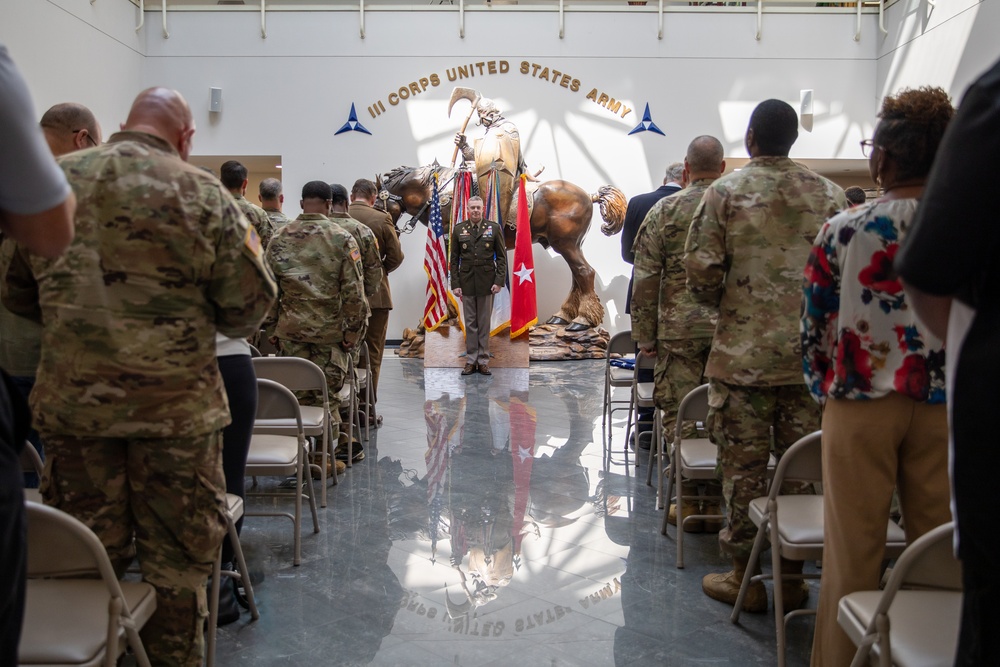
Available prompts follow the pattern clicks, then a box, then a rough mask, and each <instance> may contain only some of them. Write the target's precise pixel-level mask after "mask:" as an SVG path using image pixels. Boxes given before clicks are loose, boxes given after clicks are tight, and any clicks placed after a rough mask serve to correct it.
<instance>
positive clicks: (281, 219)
mask: <svg viewBox="0 0 1000 667" xmlns="http://www.w3.org/2000/svg"><path fill="white" fill-rule="evenodd" d="M263 211H264V213H266V214H267V219H268V220H270V221H271V235H272V236H274V232H276V231H278V230H279V229H281V228H282V227H284V226H285V225H287V224H288V223H289V222H291V221H292V219H291V218H289V217H288V216H287V215H285V214H284V213H282V212H281V211H279V210H278V209H276V208H265V209H263Z"/></svg>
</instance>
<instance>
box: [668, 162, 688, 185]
mask: <svg viewBox="0 0 1000 667" xmlns="http://www.w3.org/2000/svg"><path fill="white" fill-rule="evenodd" d="M682 178H684V163H683V162H674V163H673V164H672V165H670V166H669V167H667V175H666V176H664V177H663V182H664V183H669V182H670V181H673V182H674V183H680V182H681V179H682Z"/></svg>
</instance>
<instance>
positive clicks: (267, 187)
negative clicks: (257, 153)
mask: <svg viewBox="0 0 1000 667" xmlns="http://www.w3.org/2000/svg"><path fill="white" fill-rule="evenodd" d="M280 196H281V181H279V180H278V179H276V178H265V179H264V180H263V181H261V182H260V198H261V199H269V200H270V199H277V198H278V197H280Z"/></svg>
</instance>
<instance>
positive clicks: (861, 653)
mask: <svg viewBox="0 0 1000 667" xmlns="http://www.w3.org/2000/svg"><path fill="white" fill-rule="evenodd" d="M632 355H635V356H634V367H633V369H627V368H622V367H619V366H614V365H612V364H611V363H610V361H611V359H613V358H628V357H630V356H632ZM654 364H655V359H654V358H652V357H645V356H643V355H638V354H636V347H635V343H634V341H632V338H631V332H630V331H625V332H621V333H619V334H616V335H615V336H613V337H612V338H611V340H610V341H609V345H608V351H607V353H606V358H605V383H604V408H603V412H602V427H603V426H604V425H606V424H607V421H608V420H609V419H611V418H612V417H613V415H614V412H616V411H618V410H622V411H627V414H628V417H627V420H626V430H625V433H626V435H625V437H626V444H625V447H624V449H625V451H626V453H627V451H628V437H629V433H630V431H631V430H632V428H633V427H637V424H636V421H635V417H634V415H635V413H636V411H637V410H638V409H639V408H642V407H648V408H652V409H654V414H655V417H654V421H653V431H652V442H651V447H650V451H649V456H648V468H647V477H646V483H647V484H649V485H651V484H652V474H653V470H654V467H655V469H656V470H657V475H658V484H657V507H658V508H659V507H669V505H670V502H671V500H673V501H674V502H676V503H677V506H678V508H681V507H683V505H684V501H685V500H699V501H703V500H719V499H718V498H714V497H713V498H709V497H707V496H685V495H683V491H682V489H683V488H685V484H684V483H685V482H688V483H690V482H695V483H698V482H700V481H707V480H714V479H715V478H716V468H717V463H718V448H717V447H716V446H715V445H714V444H712V442H711V441H710V440H709V439H708V437H707V435H706V434H705V433H704V431H702V430H698V431H697V432H696V433H697V435H696V436H695V437H693V438H683V435H682V434H683V429H684V426H685V425H686V424H687V425H690V424H691V423H694V424H696V425H698V426H699V427H701V426H702V425H703V424H704V422H705V421H706V419H707V416H708V385H707V384H705V385H702V386H700V387H698V388H696V389H695V390H693V391H692V392H690V393H689V394H688V395H687V396H685V397H684V398H683V399H682V401H681V403H680V406H679V410H678V419H677V421H676V424H675V428H674V432H673V433H672V434H664V433H663V432H662V429H663V427H662V415H661V413H660V411H659V410H656V409H655V405H654V402H653V383H644V382H640V380H639V377H640V371H641V370H642V369H644V368H651V367H652V366H653V365H654ZM618 387H624V388H629V397H628V400H627V401H625V400H620V399H619V400H616V399H615V398H614V389H615V388H618ZM820 441H821V434H820V432H816V433H812V434H810V435H808V436H806V437H805V438H802V439H801V440H800V441H799V442H797V443H795V445H793V446H792V447H791V448H789V450H788V451H787V452H786V453H785V455H784V456H783V457H782V459H781V462H780V464H777V463H776V461H775V458H774V456H773V455H772V456H771V457H770V461H769V464H768V476H769V478H770V479H771V482H770V487H769V491H768V495H767V496H765V497H762V498H758V499H755V500H754V501H753V502H752V503H751V505H750V519H751V520H752V521H753V522H754V524H755V525H756V526H757V528H758V532H757V536H756V538H755V540H754V546H753V552H752V554H751V558H750V562H751V564H754V563H756V562H757V561H758V560H759V559H760V554H761V552H762V551H763V549H764V548H765V541H769V542H770V544H771V547H772V548H771V566H772V567H771V573H769V574H757V575H755V574H753V572H754V571H755V568H754V567H752V566H751V567H750V568H748V569H747V574H746V577H745V579H744V581H743V582H742V585H741V590H740V595H739V599H738V600H737V602H736V604H735V606H734V609H733V612H732V614H731V617H730V620H731V621H732V622H733V623H737V622H738V620H739V616H740V610H741V608H742V603H743V600H744V598H745V596H746V594H747V591H748V590H749V587H750V584H751V583H753V582H754V581H760V580H765V579H773V580H774V582H775V584H776V585H775V586H774V612H775V632H776V639H777V650H778V664H779V665H781V666H783V665H784V664H785V632H786V625H787V623H788V622H789V621H790V620H791V619H792V618H794V617H796V616H800V615H806V614H813V613H815V612H814V611H813V610H795V611H792V612H789V613H787V614H786V613H785V610H784V600H783V599H782V592H781V586H780V582H782V581H784V580H785V579H788V578H789V577H796V578H799V577H801V578H816V577H818V576H819V575H815V574H805V575H802V574H795V575H790V574H788V573H783V572H782V567H781V561H782V558H784V559H787V560H802V561H819V560H821V559H822V554H823V530H824V529H823V496H822V495H785V496H783V495H781V493H780V490H781V487H782V484H783V483H784V482H786V481H788V482H799V483H818V482H821V481H822V452H821V448H820V447H821V445H820ZM610 442H611V438H610V431H609V433H608V439H607V440H606V443H607V444H606V449H605V453H606V456H607V460H610V455H611V451H612V447H611V444H610ZM636 463H638V460H637V461H636ZM664 482H665V483H666V488H664ZM677 516H678V526H677V529H676V541H677V567H678V568H683V567H684V535H685V532H684V529H683V527H684V524H685V523H686V522H690V521H699V520H705V519H713V518H714V519H717V518H718V517H715V516H708V515H704V514H691V515H687V516H685V515H684V513H683V512H682V511H681V510H680V509H678V512H677ZM667 526H668V516H667V511H664V514H663V519H662V524H661V527H660V531H661V533H662V534H664V535H666V534H667ZM951 530H952V528H951V526H950V524H949V525H946V526H942V527H940V528H938V529H936V530H935V531H932V532H931V533H930V534H928V535H925V536H924V537H922V538H921V539H920V540H917V541H915V542H914V544H913V545H911V546H910V548H909V549H907V548H906V543H905V535H904V533H903V530H902V529H901V528H900V527H899V526H898V525H897V524H896V523H894V522H893V521H891V520H889V518H888V517H886V546H885V557H886V558H887V559H891V558H898V561H897V563H896V567H895V568H894V569H893V577H890V580H889V583H888V585H887V587H886V590H885V591H884V592H882V591H871V592H861V593H855V594H852V595H849V596H846V597H845V598H844V599H843V600H842V601H841V603H840V614H839V621H840V623H841V625H842V626H843V627H844V629H845V631H846V632H847V634H848V635H849V636H850V637H851V638H852V639H853V640H854V641H855V643H856V644H858V646H859V649H858V654H857V656H856V659H855V665H856V666H859V665H861V664H865V663H866V661H867V660H868V655H869V653H871V654H872V655H873V656H875V657H877V659H878V660H879V663H880V664H882V665H890V664H896V665H936V664H940V665H945V664H951V660H952V659H953V656H954V648H955V643H956V641H957V633H958V627H957V626H958V619H959V606H960V604H961V572H960V568H959V567H958V565H957V562H956V561H955V559H954V556H953V554H952V553H951V551H950V548H947V543H948V538H947V536H948V535H950V534H951ZM926 563H930V565H927V564H926ZM912 589H917V590H912ZM932 600H933V601H935V604H934V605H922V604H921V603H922V602H930V601H932ZM893 619H895V621H896V631H895V633H893V632H892V630H891V628H892V627H893V624H892V621H893ZM937 627H940V628H941V631H940V632H938V631H934V632H932V631H931V629H932V628H937ZM891 634H895V635H897V636H896V639H895V640H891V639H890V635H891ZM919 656H923V657H922V658H921V657H919Z"/></svg>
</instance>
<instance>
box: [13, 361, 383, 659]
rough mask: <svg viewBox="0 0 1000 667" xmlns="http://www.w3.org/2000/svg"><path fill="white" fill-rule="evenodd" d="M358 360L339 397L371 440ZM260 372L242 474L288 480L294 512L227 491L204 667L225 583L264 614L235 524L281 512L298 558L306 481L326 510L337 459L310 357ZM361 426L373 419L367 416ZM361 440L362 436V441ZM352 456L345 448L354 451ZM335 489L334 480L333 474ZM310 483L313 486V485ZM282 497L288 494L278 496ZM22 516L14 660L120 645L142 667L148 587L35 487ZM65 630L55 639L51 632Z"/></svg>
mask: <svg viewBox="0 0 1000 667" xmlns="http://www.w3.org/2000/svg"><path fill="white" fill-rule="evenodd" d="M360 358H361V359H362V360H363V362H364V367H363V368H362V369H360V370H359V371H358V372H357V374H355V369H354V367H353V363H352V364H351V367H350V368H349V374H348V377H349V378H350V377H355V378H356V381H355V382H346V383H345V394H344V396H343V399H344V400H345V401H346V402H347V404H348V405H349V406H350V413H351V414H352V415H353V416H354V419H353V428H352V430H353V431H356V433H357V435H358V436H359V437H365V439H368V436H369V432H368V430H367V428H365V429H364V430H363V429H362V424H361V422H360V414H363V413H361V412H360V410H359V408H358V403H359V401H358V396H357V394H358V391H359V390H361V391H366V392H368V400H367V401H366V403H367V405H368V406H370V405H371V403H372V401H371V395H370V383H369V378H370V368H369V366H368V356H367V349H366V348H363V349H362V351H361V356H360ZM253 364H254V370H255V372H256V374H257V376H258V380H257V387H258V408H257V414H256V420H255V425H254V434H253V436H252V440H251V445H250V453H249V456H248V460H247V472H246V474H247V476H248V477H253V478H255V479H256V477H258V476H260V477H264V476H281V477H286V476H293V477H294V479H295V491H294V493H293V494H292V496H293V499H294V502H293V505H294V509H293V512H291V513H289V512H245V508H244V503H243V500H242V498H240V497H239V496H237V495H234V494H227V495H226V510H225V511H226V519H227V532H228V535H229V538H230V541H231V543H232V544H233V547H234V554H235V558H236V561H237V564H238V567H239V569H238V570H236V571H228V570H222V569H221V555H222V554H221V551H220V553H219V556H218V558H217V559H216V562H215V564H214V567H213V577H212V586H211V589H210V594H209V623H208V633H207V636H206V665H207V666H208V667H211V666H212V665H213V664H214V659H215V643H216V619H217V618H218V604H219V588H220V582H221V580H222V578H223V577H231V578H235V579H237V580H240V581H241V582H242V585H243V588H244V594H245V597H246V599H247V603H248V606H249V608H250V613H251V617H252V618H253V619H254V620H257V619H258V618H260V613H259V611H258V609H257V605H256V600H255V598H254V594H253V586H252V583H251V582H250V580H249V577H248V576H246V573H247V572H248V569H247V565H246V561H245V560H244V556H243V550H242V548H241V547H240V543H239V537H238V535H237V534H236V521H238V520H239V519H240V518H241V517H242V516H243V515H244V514H246V515H247V516H261V515H264V516H274V515H277V516H284V517H287V518H289V519H290V520H291V521H292V523H293V564H294V565H299V564H300V562H301V524H302V510H303V507H302V505H303V501H308V503H309V507H310V510H311V514H312V519H313V532H316V533H318V532H319V520H318V516H317V510H316V500H315V494H314V493H312V492H308V493H306V492H304V490H303V489H304V486H305V482H306V480H309V479H310V465H312V466H313V467H316V468H318V470H319V472H320V476H321V487H322V492H321V493H322V498H323V503H322V504H323V505H324V506H325V504H326V487H327V482H326V474H325V473H326V464H327V460H328V458H329V457H333V456H334V449H333V447H334V446H335V442H334V441H333V437H332V435H333V427H332V424H333V422H332V419H331V414H330V402H329V396H328V395H327V385H326V378H325V376H324V374H323V371H322V370H321V369H320V368H319V367H318V366H316V365H315V364H314V363H312V362H311V361H308V360H306V359H298V358H294V357H262V356H255V357H254V359H253ZM309 390H315V391H317V392H320V393H321V395H322V396H323V405H322V406H303V405H300V404H299V402H298V400H297V399H296V397H295V395H294V394H293V393H292V392H293V391H309ZM364 414H365V417H366V420H365V426H366V427H367V425H368V424H369V423H370V418H369V414H367V413H364ZM362 434H363V436H362ZM306 436H312V437H314V438H315V439H316V450H317V451H318V452H319V453H320V456H319V457H317V459H318V460H319V464H310V463H308V453H309V448H308V445H307V442H308V441H307V440H306ZM352 453H353V452H349V454H352ZM22 467H23V468H24V469H25V470H26V471H34V472H36V473H37V474H38V475H39V476H41V473H42V468H43V466H42V461H41V458H40V457H39V456H38V453H37V452H36V451H35V449H34V448H33V447H32V446H31V445H30V443H29V444H26V445H25V447H24V450H23V454H22ZM334 483H336V476H334ZM309 486H310V487H311V484H310V485H309ZM283 495H287V494H283ZM25 496H26V502H27V505H26V506H27V514H28V523H29V530H28V536H29V537H28V540H29V545H28V577H29V583H28V594H27V602H26V610H25V623H24V628H25V632H24V635H23V637H22V640H21V645H20V652H19V658H18V662H19V664H21V665H101V664H104V665H109V666H110V665H114V664H115V663H116V662H117V659H118V657H119V656H121V655H122V654H123V653H124V652H125V650H126V646H130V647H131V649H132V652H133V653H134V654H135V656H136V660H137V662H138V664H140V665H148V664H149V660H148V657H147V656H146V653H145V650H144V648H143V646H142V642H141V641H140V639H139V635H138V632H139V630H140V629H141V628H142V626H143V625H144V624H145V623H146V621H148V619H149V618H150V617H151V616H152V614H153V612H154V611H155V609H156V595H155V591H154V590H153V588H152V586H150V585H149V584H145V583H130V582H119V581H118V579H117V577H116V576H115V573H114V570H113V567H112V565H111V563H110V560H109V558H108V555H107V552H106V551H105V550H104V547H103V545H101V543H100V540H99V539H98V538H97V536H96V535H95V534H94V533H93V532H92V531H91V530H90V529H89V528H87V527H86V526H84V525H83V524H82V523H81V522H79V521H77V520H76V519H74V518H73V517H71V516H70V515H68V514H66V513H64V512H61V511H60V510H57V509H54V508H51V507H46V506H44V505H42V504H41V497H40V494H39V493H38V490H37V489H27V490H26V492H25ZM53 619H55V622H56V624H57V625H56V626H57V627H60V628H64V629H65V631H64V632H60V633H59V634H58V636H54V635H53V634H52V633H51V632H50V629H51V628H52V627H53Z"/></svg>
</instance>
